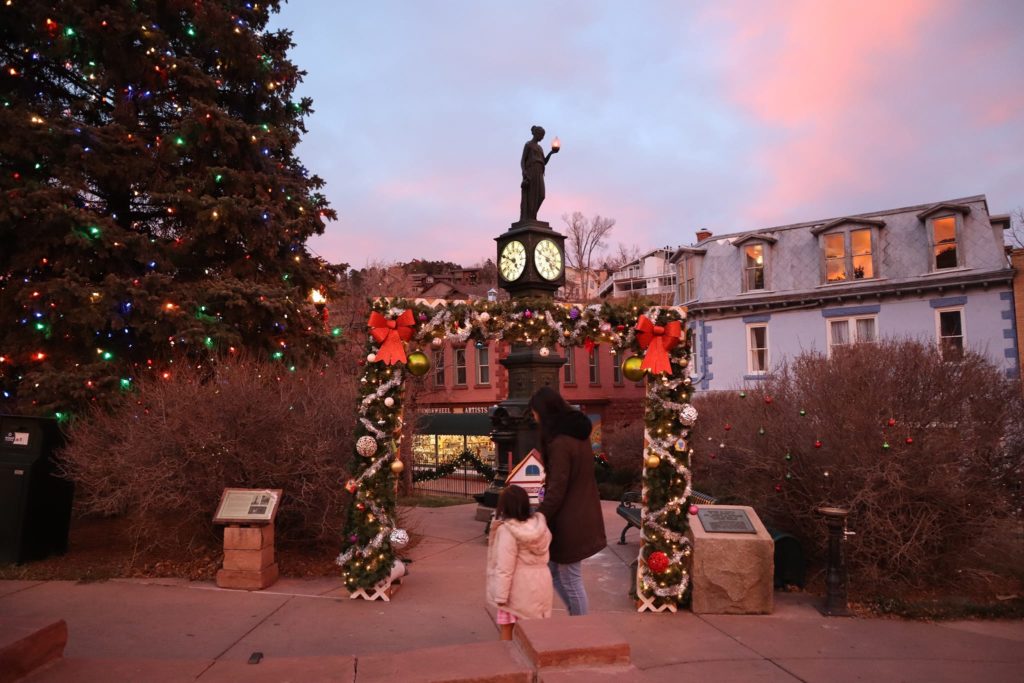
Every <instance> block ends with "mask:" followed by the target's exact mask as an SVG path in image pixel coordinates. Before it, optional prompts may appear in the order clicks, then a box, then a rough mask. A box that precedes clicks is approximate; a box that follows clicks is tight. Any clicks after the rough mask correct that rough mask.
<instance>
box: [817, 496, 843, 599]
mask: <svg viewBox="0 0 1024 683" xmlns="http://www.w3.org/2000/svg"><path fill="white" fill-rule="evenodd" d="M818 514H821V515H824V517H825V521H826V523H827V524H828V573H827V574H826V575H825V604H824V605H822V606H821V607H819V608H818V609H819V611H821V613H822V614H824V615H825V616H829V617H848V616H851V613H850V608H849V607H848V606H847V604H846V563H845V561H844V559H843V541H844V540H845V537H846V533H847V532H846V517H847V515H849V514H850V510H849V508H840V507H820V508H818Z"/></svg>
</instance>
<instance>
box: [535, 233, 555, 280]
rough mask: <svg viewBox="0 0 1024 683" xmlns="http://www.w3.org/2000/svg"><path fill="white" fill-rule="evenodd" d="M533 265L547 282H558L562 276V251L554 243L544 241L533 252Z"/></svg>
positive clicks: (547, 240)
mask: <svg viewBox="0 0 1024 683" xmlns="http://www.w3.org/2000/svg"><path fill="white" fill-rule="evenodd" d="M533 264H534V265H535V266H536V267H537V272H538V273H540V276H541V277H542V278H544V279H545V280H557V279H558V276H559V275H561V274H562V250H561V249H559V248H558V245H557V244H555V243H554V241H552V240H549V239H543V240H541V241H540V242H538V243H537V248H536V249H535V250H534V252H533Z"/></svg>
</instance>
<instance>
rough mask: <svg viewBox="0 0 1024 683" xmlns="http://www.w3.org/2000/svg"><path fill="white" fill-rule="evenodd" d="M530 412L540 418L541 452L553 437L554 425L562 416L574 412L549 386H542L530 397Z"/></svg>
mask: <svg viewBox="0 0 1024 683" xmlns="http://www.w3.org/2000/svg"><path fill="white" fill-rule="evenodd" d="M530 410H535V411H537V415H538V416H540V443H541V450H542V451H543V450H544V449H545V448H546V447H547V444H548V442H549V441H551V439H553V438H554V436H555V429H554V427H555V424H556V423H557V422H558V420H559V419H560V418H561V417H562V416H563V415H567V414H569V413H571V412H573V410H575V409H574V408H573V407H572V406H571V405H569V404H568V403H567V402H566V400H565V399H564V398H562V395H561V394H559V393H558V391H556V390H555V389H552V388H551V387H549V386H543V387H541V388H540V389H538V390H537V391H535V392H534V394H533V396H531V397H530Z"/></svg>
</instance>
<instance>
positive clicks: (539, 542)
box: [487, 486, 554, 640]
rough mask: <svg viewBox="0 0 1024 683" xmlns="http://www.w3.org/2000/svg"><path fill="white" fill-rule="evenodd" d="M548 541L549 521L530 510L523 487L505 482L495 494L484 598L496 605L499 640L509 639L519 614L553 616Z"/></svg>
mask: <svg viewBox="0 0 1024 683" xmlns="http://www.w3.org/2000/svg"><path fill="white" fill-rule="evenodd" d="M550 544H551V532H550V531H548V525H547V521H546V520H545V519H544V515H542V514H540V513H538V512H532V513H531V511H530V497H529V495H528V494H527V493H526V491H525V490H524V489H522V488H521V487H519V486H508V487H506V488H505V490H504V491H502V492H501V496H499V497H498V507H497V509H496V510H495V523H494V524H492V525H491V537H490V541H489V544H488V548H487V600H488V601H489V602H490V603H491V604H492V605H495V606H496V607H497V608H498V617H497V621H498V624H499V625H500V626H501V639H502V640H512V629H513V628H514V626H515V623H516V620H517V619H547V618H548V617H550V616H551V600H552V596H553V594H554V589H553V588H552V584H551V572H550V570H549V569H548V546H549V545H550Z"/></svg>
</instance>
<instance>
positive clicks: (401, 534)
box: [388, 529, 409, 550]
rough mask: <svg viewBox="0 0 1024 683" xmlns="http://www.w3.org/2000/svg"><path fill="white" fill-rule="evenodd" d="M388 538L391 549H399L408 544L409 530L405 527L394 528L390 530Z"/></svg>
mask: <svg viewBox="0 0 1024 683" xmlns="http://www.w3.org/2000/svg"><path fill="white" fill-rule="evenodd" d="M388 540H390V541H391V548H392V549H393V550H401V549H402V548H404V547H405V546H407V545H409V532H408V531H406V530H405V529H395V530H393V531H392V532H391V536H389V537H388Z"/></svg>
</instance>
